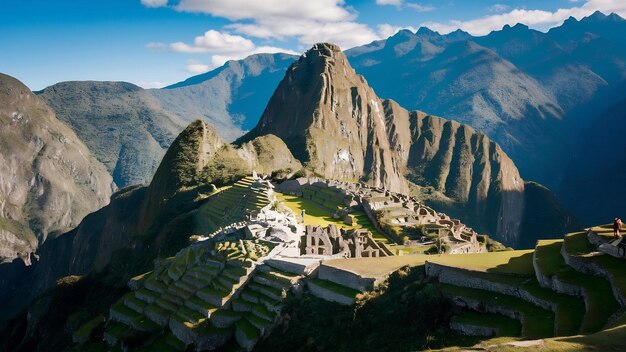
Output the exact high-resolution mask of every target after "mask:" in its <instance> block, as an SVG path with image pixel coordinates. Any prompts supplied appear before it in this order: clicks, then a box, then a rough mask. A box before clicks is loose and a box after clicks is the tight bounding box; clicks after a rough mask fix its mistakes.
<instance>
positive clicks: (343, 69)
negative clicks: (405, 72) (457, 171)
mask: <svg viewBox="0 0 626 352" xmlns="http://www.w3.org/2000/svg"><path fill="white" fill-rule="evenodd" d="M266 134H274V135H276V136H278V137H279V138H281V139H282V140H284V141H285V142H286V143H287V145H288V146H289V149H290V150H291V151H292V153H293V154H294V155H295V156H296V157H297V158H299V159H300V160H301V161H303V162H306V163H307V167H308V168H309V169H310V170H312V171H313V172H315V173H317V174H319V175H321V176H322V177H325V178H329V179H343V180H350V181H359V180H363V181H366V182H368V183H370V184H371V185H373V186H377V187H386V188H388V189H390V190H393V191H396V192H406V191H407V190H408V186H407V183H406V181H405V180H404V178H403V177H402V174H403V172H404V170H403V168H402V165H401V164H399V163H398V161H399V160H398V158H397V156H396V155H395V154H396V152H395V151H394V150H392V148H391V146H390V143H389V139H388V138H387V131H386V121H385V116H384V112H383V105H382V101H381V100H380V99H379V98H378V97H377V96H376V94H375V93H374V91H373V90H372V89H371V88H370V87H369V86H368V85H367V82H365V79H363V77H361V76H358V75H356V74H355V73H354V70H353V69H352V68H351V67H350V65H349V63H348V61H347V59H346V57H345V56H344V55H343V53H342V52H341V50H340V49H339V47H337V46H335V45H331V44H316V45H315V46H314V47H313V49H311V50H309V51H307V52H306V53H305V54H304V55H302V57H300V59H299V60H298V61H297V62H296V63H294V64H293V65H292V66H291V67H290V68H289V69H288V70H287V73H286V76H285V78H284V79H283V80H282V81H281V83H280V84H279V85H278V88H277V89H276V91H275V92H274V95H273V96H272V98H271V99H270V101H269V103H268V105H267V107H266V108H265V112H264V113H263V115H262V117H261V120H260V121H259V123H258V125H257V126H256V127H255V128H254V129H253V130H252V131H251V133H250V134H249V135H248V136H246V137H244V139H243V140H246V139H250V138H252V137H255V136H260V135H266Z"/></svg>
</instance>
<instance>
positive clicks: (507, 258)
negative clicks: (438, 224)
mask: <svg viewBox="0 0 626 352" xmlns="http://www.w3.org/2000/svg"><path fill="white" fill-rule="evenodd" d="M532 257H533V250H532V249H530V250H521V251H503V252H489V253H475V254H455V255H440V256H435V255H431V256H428V257H427V260H428V261H429V262H431V263H436V264H441V265H446V266H451V267H456V268H463V269H466V270H472V271H482V272H489V273H498V274H510V275H519V276H525V277H531V276H534V275H535V271H534V269H533V262H532Z"/></svg>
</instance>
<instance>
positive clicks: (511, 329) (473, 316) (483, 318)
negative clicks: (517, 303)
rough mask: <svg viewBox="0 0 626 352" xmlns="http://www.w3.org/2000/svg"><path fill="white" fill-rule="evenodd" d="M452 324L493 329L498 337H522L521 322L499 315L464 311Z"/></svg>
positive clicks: (455, 317)
mask: <svg viewBox="0 0 626 352" xmlns="http://www.w3.org/2000/svg"><path fill="white" fill-rule="evenodd" d="M452 322H456V323H460V324H469V325H475V326H485V327H489V328H493V329H495V331H496V336H511V337H513V336H520V335H521V332H522V326H521V325H520V322H519V321H517V320H515V319H511V318H508V317H505V316H503V315H499V314H489V313H477V312H474V311H464V312H463V313H461V314H460V315H457V316H454V317H453V318H452Z"/></svg>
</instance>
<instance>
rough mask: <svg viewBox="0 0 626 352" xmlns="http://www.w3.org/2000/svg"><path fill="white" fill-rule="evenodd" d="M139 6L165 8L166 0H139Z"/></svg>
mask: <svg viewBox="0 0 626 352" xmlns="http://www.w3.org/2000/svg"><path fill="white" fill-rule="evenodd" d="M141 4H142V5H143V6H146V7H163V6H167V0H141Z"/></svg>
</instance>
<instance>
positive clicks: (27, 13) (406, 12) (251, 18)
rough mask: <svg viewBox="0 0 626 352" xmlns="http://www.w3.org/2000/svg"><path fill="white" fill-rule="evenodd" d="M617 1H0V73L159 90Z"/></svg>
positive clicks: (619, 8)
mask: <svg viewBox="0 0 626 352" xmlns="http://www.w3.org/2000/svg"><path fill="white" fill-rule="evenodd" d="M595 10H601V11H603V12H606V13H610V12H616V13H618V14H620V15H622V16H623V17H626V1H624V0H577V1H575V0H551V1H539V0H529V1H517V0H473V1H472V0H465V1H460V0H448V1H446V0H444V1H438V0H433V1H427V0H345V1H344V0H314V1H313V0H311V1H302V0H169V1H168V0H107V1H92V0H58V1H51V0H0V48H1V49H2V55H0V72H3V73H7V74H9V75H12V76H14V77H16V78H18V79H20V80H21V81H23V82H24V83H25V84H26V85H28V86H29V87H30V88H31V89H33V90H38V89H42V88H44V87H46V86H48V85H51V84H54V83H56V82H60V81H68V80H115V81H128V82H132V83H135V84H138V85H141V86H143V87H160V86H163V85H166V84H171V83H175V82H177V81H180V80H183V79H185V78H187V77H189V76H192V75H194V74H198V73H202V72H205V71H207V70H210V69H213V68H215V67H218V66H219V65H221V64H223V63H224V62H225V61H226V60H228V59H239V58H243V57H245V56H247V55H250V54H253V53H257V52H278V51H282V52H290V53H294V54H296V53H301V52H302V51H304V50H306V49H307V48H309V47H310V46H311V45H312V44H313V43H315V42H320V41H330V42H333V43H336V44H339V45H340V46H342V47H343V48H344V49H346V48H349V47H352V46H356V45H362V44H366V43H369V42H371V41H372V40H376V39H381V38H386V37H388V36H389V35H392V34H393V33H394V32H395V31H397V30H398V29H400V28H409V29H412V30H416V29H417V28H419V27H420V26H423V25H426V26H428V27H429V28H431V29H434V30H437V31H439V32H441V33H446V32H449V31H452V30H454V29H456V28H462V29H464V30H466V31H468V32H470V33H472V34H475V35H484V34H486V33H488V32H489V31H491V30H494V29H500V28H502V26H503V25H504V24H507V23H508V24H511V25H513V24H515V23H517V22H522V23H526V24H528V25H529V26H530V27H531V28H536V29H539V30H543V31H545V30H547V29H548V28H550V27H553V26H556V25H559V24H560V23H562V21H563V20H564V19H566V18H567V17H569V16H574V17H576V18H582V17H584V16H586V15H589V14H591V13H592V12H593V11H595Z"/></svg>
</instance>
